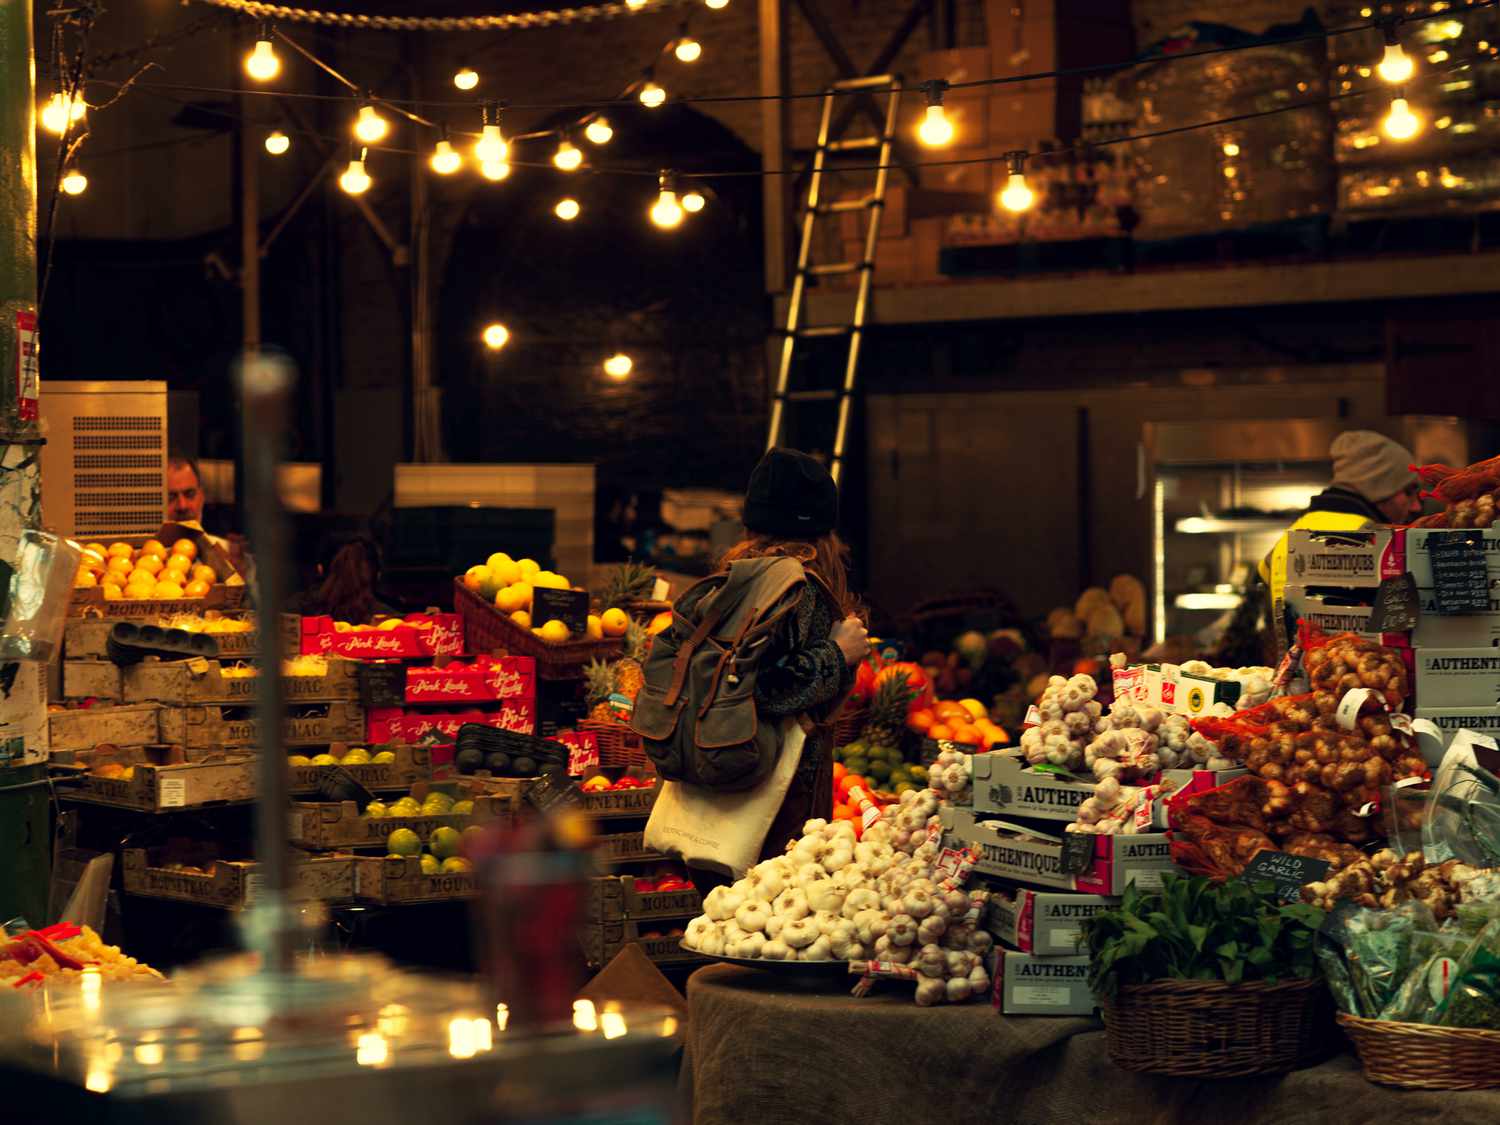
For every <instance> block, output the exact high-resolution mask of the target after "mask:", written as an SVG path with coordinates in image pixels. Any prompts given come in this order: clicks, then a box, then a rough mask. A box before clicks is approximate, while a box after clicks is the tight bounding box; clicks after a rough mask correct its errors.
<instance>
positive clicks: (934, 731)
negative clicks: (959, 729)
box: [927, 723, 953, 742]
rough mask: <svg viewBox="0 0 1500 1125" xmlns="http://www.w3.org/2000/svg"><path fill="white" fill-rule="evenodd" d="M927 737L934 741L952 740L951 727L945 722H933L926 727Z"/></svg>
mask: <svg viewBox="0 0 1500 1125" xmlns="http://www.w3.org/2000/svg"><path fill="white" fill-rule="evenodd" d="M927 737H928V738H930V739H932V740H933V741H934V742H952V741H953V728H952V727H950V726H948V724H947V723H933V724H932V726H930V727H928V728H927Z"/></svg>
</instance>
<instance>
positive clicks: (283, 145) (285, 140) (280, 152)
mask: <svg viewBox="0 0 1500 1125" xmlns="http://www.w3.org/2000/svg"><path fill="white" fill-rule="evenodd" d="M291 147H292V138H291V137H289V136H287V135H286V134H285V133H283V132H282V131H281V130H280V129H273V130H271V131H270V132H269V133H267V134H266V151H267V152H269V153H270V154H271V155H272V156H285V155H286V152H287V150H288V149H289V148H291Z"/></svg>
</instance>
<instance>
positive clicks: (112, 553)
mask: <svg viewBox="0 0 1500 1125" xmlns="http://www.w3.org/2000/svg"><path fill="white" fill-rule="evenodd" d="M104 553H105V554H106V555H108V556H109V557H110V558H112V559H117V558H118V559H133V558H135V548H134V547H132V546H131V545H130V544H129V543H111V544H110V545H109V549H108V550H107V551H105V552H104Z"/></svg>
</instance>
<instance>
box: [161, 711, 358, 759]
mask: <svg viewBox="0 0 1500 1125" xmlns="http://www.w3.org/2000/svg"><path fill="white" fill-rule="evenodd" d="M227 710H231V709H230V708H225V707H221V706H218V705H215V704H205V705H203V706H200V707H179V708H176V709H172V710H163V711H162V712H161V738H160V739H159V741H162V742H176V743H180V744H181V745H183V746H185V747H187V748H189V749H213V748H231V747H253V746H257V745H259V743H260V733H259V730H260V728H259V723H258V722H257V721H256V720H255V719H252V718H231V717H227V716H226V715H225V711H227ZM326 710H327V714H326V715H310V716H303V717H296V716H292V717H289V718H288V719H287V720H286V724H285V731H284V733H283V735H282V741H283V744H284V745H286V746H328V745H331V744H332V743H335V742H352V743H359V742H361V741H362V740H363V739H364V735H365V713H364V709H363V708H361V707H360V706H359V705H358V704H357V703H330V704H328V705H327V707H326Z"/></svg>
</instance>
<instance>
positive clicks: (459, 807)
mask: <svg viewBox="0 0 1500 1125" xmlns="http://www.w3.org/2000/svg"><path fill="white" fill-rule="evenodd" d="M448 812H449V813H451V814H452V815H453V816H472V815H473V814H474V802H473V801H454V802H453V807H452V808H451V809H449V810H448Z"/></svg>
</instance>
